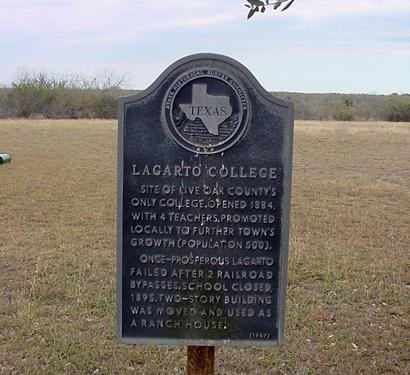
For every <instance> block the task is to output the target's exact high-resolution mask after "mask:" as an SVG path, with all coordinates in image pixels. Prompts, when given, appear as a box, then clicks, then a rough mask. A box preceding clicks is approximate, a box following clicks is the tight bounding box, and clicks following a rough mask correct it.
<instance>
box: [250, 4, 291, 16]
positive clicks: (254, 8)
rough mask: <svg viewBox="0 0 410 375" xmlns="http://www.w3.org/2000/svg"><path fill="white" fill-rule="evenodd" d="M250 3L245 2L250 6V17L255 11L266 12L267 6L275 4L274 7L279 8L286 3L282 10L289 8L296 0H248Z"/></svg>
mask: <svg viewBox="0 0 410 375" xmlns="http://www.w3.org/2000/svg"><path fill="white" fill-rule="evenodd" d="M246 1H247V2H248V3H249V4H245V6H246V7H247V8H249V9H250V10H249V13H248V19H249V18H251V17H252V16H253V15H254V14H255V13H258V12H260V13H265V10H266V7H268V6H273V9H275V10H276V9H279V8H280V7H281V5H284V7H282V9H281V10H282V12H283V11H284V10H286V9H288V8H289V7H290V6H291V5H292V4H293V2H294V1H295V0H274V1H273V2H272V3H271V2H270V0H264V1H262V0H246Z"/></svg>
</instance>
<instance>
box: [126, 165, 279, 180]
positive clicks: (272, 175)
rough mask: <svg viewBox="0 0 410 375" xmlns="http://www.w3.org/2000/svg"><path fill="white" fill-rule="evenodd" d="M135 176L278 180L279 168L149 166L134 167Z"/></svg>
mask: <svg viewBox="0 0 410 375" xmlns="http://www.w3.org/2000/svg"><path fill="white" fill-rule="evenodd" d="M132 174H133V176H163V177H201V176H203V175H204V174H206V176H207V177H210V178H261V179H276V178H277V168H268V167H267V168H265V167H252V166H247V167H237V166H226V165H220V166H212V167H205V166H199V165H194V166H192V165H185V164H184V163H181V164H179V165H168V164H166V165H160V164H155V165H148V164H145V165H144V166H143V167H140V166H138V165H137V164H133V165H132Z"/></svg>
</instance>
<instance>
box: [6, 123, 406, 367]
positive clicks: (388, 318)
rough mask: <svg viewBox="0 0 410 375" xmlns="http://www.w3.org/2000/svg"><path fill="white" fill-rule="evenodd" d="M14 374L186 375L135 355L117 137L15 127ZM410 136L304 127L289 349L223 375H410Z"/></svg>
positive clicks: (223, 359) (10, 220) (384, 129)
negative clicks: (118, 318) (121, 273)
mask: <svg viewBox="0 0 410 375" xmlns="http://www.w3.org/2000/svg"><path fill="white" fill-rule="evenodd" d="M0 152H10V153H11V154H12V156H13V160H12V162H11V163H10V164H7V165H2V166H0V374H2V375H6V374H7V375H8V374H53V375H54V374H144V375H149V374H152V375H154V374H155V375H156V374H183V373H184V369H185V348H183V347H155V346H145V347H144V346H120V345H118V344H116V343H115V340H114V324H115V222H116V206H115V205H116V123H115V122H114V121H102V120H94V121H83V120H81V121H43V120H37V121H31V120H2V121H0ZM409 249H410V124H409V123H407V124H406V123H401V124H393V123H370V122H369V123H367V122H365V123H341V122H340V123H338V122H298V123H297V124H296V134H295V155H294V179H293V196H292V227H291V243H290V264H289V287H288V302H287V324H286V346H285V347H283V348H280V349H277V348H274V349H256V348H249V349H236V348H220V349H218V350H217V359H216V370H217V373H218V374H227V375H228V374H229V375H238V374H264V375H266V374H300V375H302V374H324V375H327V374H406V373H407V374H408V373H410V365H409V357H410V356H409V346H410V343H409V286H410V283H409Z"/></svg>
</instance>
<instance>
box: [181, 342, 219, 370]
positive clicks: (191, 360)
mask: <svg viewBox="0 0 410 375" xmlns="http://www.w3.org/2000/svg"><path fill="white" fill-rule="evenodd" d="M214 364H215V347H214V346H188V352H187V366H186V369H187V375H214Z"/></svg>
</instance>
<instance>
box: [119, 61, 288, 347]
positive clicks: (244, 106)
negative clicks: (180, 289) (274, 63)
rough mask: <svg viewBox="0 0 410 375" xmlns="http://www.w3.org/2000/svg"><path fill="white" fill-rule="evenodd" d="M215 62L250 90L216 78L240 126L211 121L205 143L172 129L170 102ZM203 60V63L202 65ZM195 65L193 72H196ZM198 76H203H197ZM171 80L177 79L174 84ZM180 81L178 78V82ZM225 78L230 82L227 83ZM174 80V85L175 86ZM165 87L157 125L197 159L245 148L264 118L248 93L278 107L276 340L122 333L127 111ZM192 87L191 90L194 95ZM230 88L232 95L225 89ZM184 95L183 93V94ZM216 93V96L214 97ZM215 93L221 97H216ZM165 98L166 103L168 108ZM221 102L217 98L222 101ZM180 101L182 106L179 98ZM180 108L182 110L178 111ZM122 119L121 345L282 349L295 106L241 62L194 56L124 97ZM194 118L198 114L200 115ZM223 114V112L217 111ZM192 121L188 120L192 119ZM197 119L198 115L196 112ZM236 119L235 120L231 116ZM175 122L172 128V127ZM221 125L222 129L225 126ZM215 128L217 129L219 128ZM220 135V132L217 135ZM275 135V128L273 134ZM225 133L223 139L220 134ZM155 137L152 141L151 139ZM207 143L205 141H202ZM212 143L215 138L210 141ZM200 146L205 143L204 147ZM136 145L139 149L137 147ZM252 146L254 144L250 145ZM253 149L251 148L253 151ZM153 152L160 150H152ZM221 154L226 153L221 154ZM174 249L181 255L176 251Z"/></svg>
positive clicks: (200, 91)
mask: <svg viewBox="0 0 410 375" xmlns="http://www.w3.org/2000/svg"><path fill="white" fill-rule="evenodd" d="M212 61H215V62H217V63H218V64H222V65H225V66H226V67H227V69H228V70H232V71H237V72H239V73H240V75H241V76H242V79H243V80H246V81H247V87H243V85H241V84H239V85H237V84H236V83H235V82H234V81H233V80H231V79H230V78H229V77H228V78H226V77H222V78H221V77H218V78H217V79H218V80H219V81H220V82H221V87H220V90H221V91H223V90H225V91H226V92H228V91H229V90H230V89H232V90H233V91H234V92H235V93H236V96H237V104H235V105H231V107H232V108H228V110H226V109H225V112H226V111H228V114H230V113H231V112H234V111H236V112H237V117H236V120H235V121H236V122H234V123H233V125H232V126H231V128H229V126H230V125H229V124H228V125H226V130H225V133H224V134H222V133H221V131H219V130H218V129H217V128H218V126H219V121H217V122H215V121H213V122H212V121H209V123H208V124H207V126H208V131H209V132H210V133H216V135H218V137H220V138H218V139H217V140H216V141H215V143H214V144H212V140H211V141H209V145H207V144H206V142H207V141H208V139H205V138H201V137H202V136H201V135H200V134H199V135H198V133H196V132H192V131H189V129H188V131H187V132H185V133H182V132H181V131H180V130H179V129H178V128H177V126H175V128H171V129H170V126H172V124H174V122H175V121H177V120H178V118H179V117H178V113H174V114H173V113H172V108H173V107H172V105H174V104H172V105H171V102H172V103H174V101H177V100H178V98H177V95H178V93H179V92H180V90H182V89H183V87H182V86H181V87H177V86H176V90H174V91H175V92H174V94H171V92H172V90H173V89H172V85H178V79H179V78H180V77H182V76H184V75H186V74H187V73H189V71H191V72H192V71H200V70H201V69H212V66H207V65H206V63H208V64H209V62H212ZM202 62H204V63H203V64H202ZM195 64H197V66H196V67H195V68H192V66H194V65H195ZM184 66H189V69H187V70H185V71H184V70H183V67H184ZM197 74H199V73H197ZM170 77H173V78H172V80H170ZM175 77H177V79H175ZM207 77H208V78H209V74H208V75H204V78H207ZM189 79H190V78H187V79H185V80H184V81H183V82H182V83H181V84H184V83H186V82H187V81H189ZM227 79H228V80H229V81H227ZM175 82H176V83H175ZM164 85H166V86H167V89H166V90H162V91H163V92H166V94H164V95H163V98H162V99H161V106H162V108H158V110H157V111H158V112H161V115H160V121H158V123H157V126H158V127H161V128H162V130H161V131H162V132H163V133H164V134H166V135H167V137H168V138H170V140H172V141H173V142H176V143H177V144H178V145H179V146H178V147H181V148H182V149H185V150H187V151H188V152H191V153H193V154H196V155H197V156H198V155H199V157H201V156H202V157H204V158H206V157H208V158H212V157H214V155H220V154H221V153H223V152H229V149H230V148H231V147H241V142H242V139H243V138H246V134H247V132H248V130H249V129H248V128H249V127H251V126H253V122H254V123H257V122H258V121H260V120H257V119H256V116H255V114H252V110H254V109H255V108H254V107H255V106H254V103H253V102H251V99H250V95H248V93H247V91H248V90H253V92H252V95H253V97H256V96H257V97H258V100H259V101H260V102H261V103H263V105H264V106H266V107H269V108H274V111H276V112H277V114H278V120H277V121H279V122H281V129H282V132H283V134H281V137H282V141H281V142H282V155H281V157H282V161H283V165H282V168H283V184H282V187H283V192H282V196H281V209H280V212H281V217H280V232H281V235H280V245H279V248H278V249H277V251H279V252H280V255H279V260H278V265H277V268H278V275H275V277H277V278H278V292H277V299H276V301H275V307H276V312H277V314H276V317H275V320H273V319H272V321H271V324H272V325H274V324H276V327H277V331H276V332H277V337H273V338H269V339H258V340H254V339H240V340H238V339H231V338H230V337H226V338H224V339H202V338H194V339H190V338H186V337H185V338H175V337H146V336H144V337H130V336H124V334H123V265H124V263H123V261H124V258H123V255H124V253H123V251H124V249H123V247H124V243H123V241H124V225H123V221H124V220H123V215H124V207H123V204H124V195H123V194H124V165H125V156H124V142H125V139H126V137H127V136H128V135H127V129H126V121H128V119H127V110H128V109H129V108H130V107H132V106H134V105H136V104H138V105H151V104H152V96H153V95H154V94H155V92H158V90H159V89H160V88H161V87H163V86H164ZM203 86H204V85H202V86H201V85H198V86H197V87H195V90H196V93H195V94H192V95H196V96H197V97H198V98H199V99H198V100H202V99H201V98H203V96H204V95H206V94H207V93H206V87H203ZM193 90H194V89H192V91H193ZM227 90H228V91H227ZM241 92H243V93H244V96H243V98H242V97H241V94H240V93H241ZM181 95H183V93H181ZM210 95H212V93H210ZM214 95H217V94H214ZM167 98H169V99H170V100H169V101H168V104H169V105H168V107H167ZM218 100H219V99H218ZM181 103H184V102H183V100H182V99H181ZM183 105H184V104H175V105H174V107H175V108H177V109H178V108H183ZM178 106H179V107H178ZM151 111H152V109H151ZM118 113H119V117H118V161H117V163H118V172H117V179H118V193H117V293H116V298H117V324H116V337H117V341H118V342H120V343H125V344H144V345H158V344H163V345H196V346H265V347H271V346H280V345H283V341H284V325H285V300H286V285H287V263H288V242H289V223H290V196H291V181H292V176H291V174H292V149H293V113H294V106H293V103H290V102H285V101H283V100H280V99H278V98H276V97H274V96H273V95H271V94H270V93H269V92H268V91H266V90H265V89H264V88H263V87H262V86H261V85H260V83H259V82H258V81H257V80H256V78H255V77H254V76H253V74H252V73H251V72H250V71H249V70H248V69H247V68H246V67H244V66H243V65H242V64H240V63H238V62H237V61H235V60H233V59H231V58H229V57H226V56H223V55H217V54H207V53H206V54H205V53H203V54H195V55H191V56H187V57H185V58H182V59H180V60H178V61H176V62H175V63H174V64H172V65H171V66H170V67H168V68H167V69H166V70H165V71H164V72H163V73H162V74H161V75H160V76H159V77H158V79H156V80H155V81H154V83H153V84H152V85H150V86H149V87H148V88H147V89H146V90H144V91H142V92H140V93H138V94H136V95H133V96H129V97H123V98H120V100H119V111H118ZM220 113H221V117H222V119H221V121H223V120H224V119H225V117H226V116H225V114H224V111H221V112H220ZM196 115H198V116H199V115H200V114H199V113H196ZM218 115H219V113H218ZM188 117H189V116H188ZM192 117H193V118H194V117H195V116H194V114H192ZM231 117H232V116H231ZM170 124H171V125H170ZM221 126H222V125H221ZM215 129H217V130H215ZM218 131H219V133H218ZM272 131H273V130H272ZM221 134H222V135H221ZM151 139H152V138H151ZM204 139H205V140H204ZM209 139H211V138H209ZM212 139H215V138H212ZM201 142H202V143H201ZM137 147H138V145H135V149H136V148H137ZM252 147H253V146H252ZM252 150H253V148H252ZM153 152H154V153H155V152H157V151H156V150H153ZM222 155H223V154H222ZM173 251H177V250H176V249H174V250H173Z"/></svg>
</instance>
